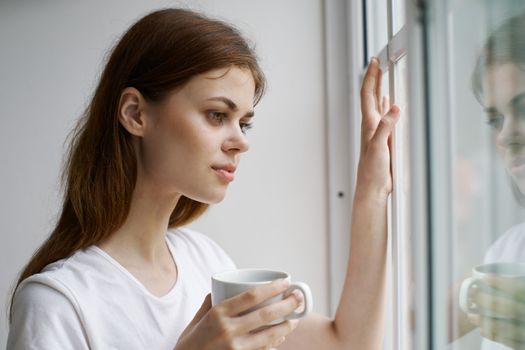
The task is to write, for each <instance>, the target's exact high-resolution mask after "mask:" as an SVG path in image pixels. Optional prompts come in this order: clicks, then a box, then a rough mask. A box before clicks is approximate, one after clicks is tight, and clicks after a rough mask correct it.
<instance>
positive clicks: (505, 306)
mask: <svg viewBox="0 0 525 350" xmlns="http://www.w3.org/2000/svg"><path fill="white" fill-rule="evenodd" d="M474 301H475V303H476V304H477V305H478V307H479V309H480V313H481V314H482V315H487V316H490V315H498V317H504V318H508V319H513V320H522V321H525V304H523V303H521V302H519V301H517V300H514V299H512V298H507V297H505V296H501V295H494V294H491V293H490V292H486V291H483V290H480V291H478V292H477V293H476V296H475V299H474Z"/></svg>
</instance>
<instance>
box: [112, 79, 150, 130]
mask: <svg viewBox="0 0 525 350" xmlns="http://www.w3.org/2000/svg"><path fill="white" fill-rule="evenodd" d="M145 104H146V101H145V100H144V97H143V96H142V94H141V93H140V91H138V90H137V89H135V88H133V87H127V88H125V89H124V90H122V93H121V94H120V101H119V108H118V119H119V122H120V124H121V125H122V126H123V127H124V129H126V130H127V131H128V132H129V133H130V134H131V135H135V136H143V135H144V127H145V126H146V115H145V113H144V107H145Z"/></svg>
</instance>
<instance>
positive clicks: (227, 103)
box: [208, 96, 255, 118]
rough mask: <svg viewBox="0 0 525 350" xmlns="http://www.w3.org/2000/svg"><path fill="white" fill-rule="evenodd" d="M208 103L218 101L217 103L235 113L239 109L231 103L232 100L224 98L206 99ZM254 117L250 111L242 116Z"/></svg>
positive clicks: (253, 113)
mask: <svg viewBox="0 0 525 350" xmlns="http://www.w3.org/2000/svg"><path fill="white" fill-rule="evenodd" d="M208 101H219V102H222V103H224V104H226V105H227V106H228V108H229V109H231V110H232V111H234V112H237V111H238V110H239V107H237V105H236V104H235V102H233V101H232V100H230V99H229V98H227V97H224V96H217V97H210V98H209V99H208ZM254 115H255V112H254V111H253V110H251V111H249V112H247V113H246V114H245V115H244V117H245V118H253V116H254Z"/></svg>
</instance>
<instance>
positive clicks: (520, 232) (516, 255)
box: [485, 222, 525, 262]
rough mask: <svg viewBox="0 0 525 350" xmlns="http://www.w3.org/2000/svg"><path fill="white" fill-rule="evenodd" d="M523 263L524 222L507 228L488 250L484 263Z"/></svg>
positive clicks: (524, 260) (524, 259)
mask: <svg viewBox="0 0 525 350" xmlns="http://www.w3.org/2000/svg"><path fill="white" fill-rule="evenodd" d="M518 261H519V262H525V222H524V223H521V224H517V225H514V226H512V227H511V228H509V229H508V230H507V231H506V232H505V233H504V234H503V235H501V237H499V238H498V239H497V240H496V241H495V242H494V243H493V244H492V245H491V246H490V248H489V249H488V251H487V253H486V255H485V262H518Z"/></svg>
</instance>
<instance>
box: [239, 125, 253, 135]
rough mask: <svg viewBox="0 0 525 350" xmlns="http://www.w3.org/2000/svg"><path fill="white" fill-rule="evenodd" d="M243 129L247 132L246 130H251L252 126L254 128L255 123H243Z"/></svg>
mask: <svg viewBox="0 0 525 350" xmlns="http://www.w3.org/2000/svg"><path fill="white" fill-rule="evenodd" d="M240 125H241V131H242V133H243V134H246V132H247V131H248V130H250V129H251V128H253V124H252V123H241V124H240Z"/></svg>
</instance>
